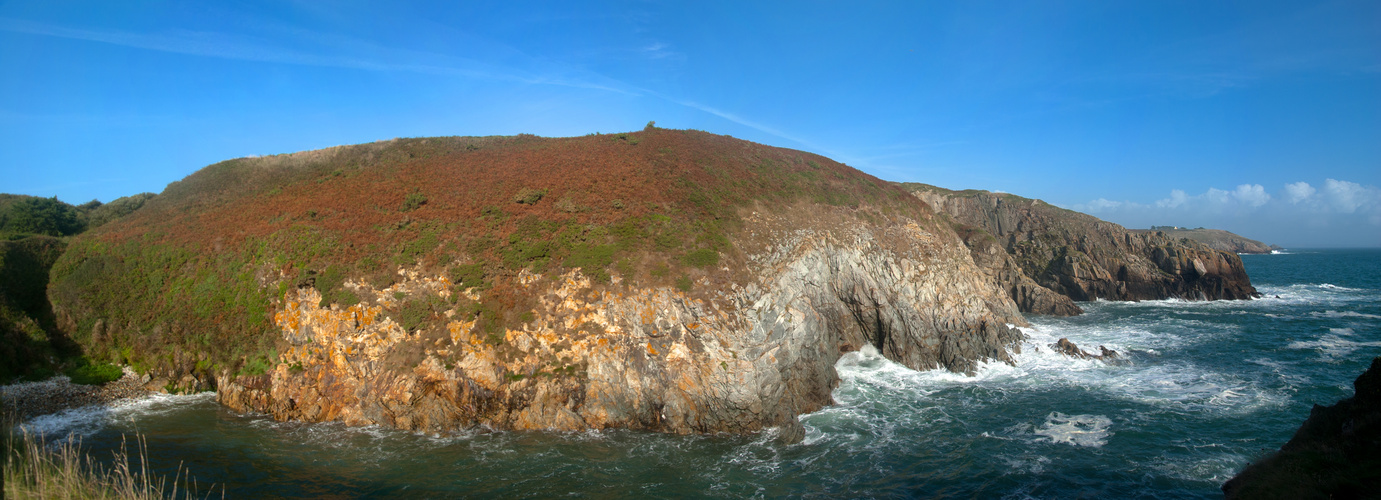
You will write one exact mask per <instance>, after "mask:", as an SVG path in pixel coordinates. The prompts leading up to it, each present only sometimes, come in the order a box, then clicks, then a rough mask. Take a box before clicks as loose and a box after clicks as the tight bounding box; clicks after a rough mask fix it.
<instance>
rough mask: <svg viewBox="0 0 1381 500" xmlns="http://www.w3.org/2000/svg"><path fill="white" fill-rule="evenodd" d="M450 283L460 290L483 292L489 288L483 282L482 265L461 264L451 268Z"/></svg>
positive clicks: (486, 283)
mask: <svg viewBox="0 0 1381 500" xmlns="http://www.w3.org/2000/svg"><path fill="white" fill-rule="evenodd" d="M450 275H451V282H452V283H455V284H456V286H457V287H458V288H460V289H461V290H464V289H467V288H474V289H477V290H483V289H485V288H489V283H488V282H486V281H485V280H484V264H482V263H475V264H462V265H459V266H455V267H452V268H451V272H450Z"/></svg>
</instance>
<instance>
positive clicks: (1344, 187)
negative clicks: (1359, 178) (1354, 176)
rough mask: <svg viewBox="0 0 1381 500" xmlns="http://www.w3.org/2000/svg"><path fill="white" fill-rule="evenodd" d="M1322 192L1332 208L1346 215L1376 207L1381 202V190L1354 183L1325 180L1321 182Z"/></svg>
mask: <svg viewBox="0 0 1381 500" xmlns="http://www.w3.org/2000/svg"><path fill="white" fill-rule="evenodd" d="M1323 192H1324V196H1326V197H1328V200H1329V202H1330V203H1332V204H1333V207H1334V208H1337V209H1338V211H1339V212H1342V213H1346V214H1350V213H1353V212H1356V211H1357V210H1358V209H1359V208H1363V207H1367V206H1371V207H1376V206H1377V205H1378V202H1381V190H1378V189H1377V188H1376V187H1374V186H1362V185H1361V184H1358V183H1356V182H1347V181H1339V180H1334V179H1326V180H1324V181H1323Z"/></svg>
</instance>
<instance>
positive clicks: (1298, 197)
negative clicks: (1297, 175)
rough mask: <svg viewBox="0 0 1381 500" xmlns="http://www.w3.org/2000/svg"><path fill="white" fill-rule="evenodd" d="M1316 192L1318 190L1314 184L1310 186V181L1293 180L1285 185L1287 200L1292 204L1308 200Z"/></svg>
mask: <svg viewBox="0 0 1381 500" xmlns="http://www.w3.org/2000/svg"><path fill="white" fill-rule="evenodd" d="M1316 192H1318V191H1317V190H1316V189H1314V186H1310V185H1309V183H1308V182H1304V181H1299V182H1292V183H1289V184H1286V185H1285V200H1286V201H1288V202H1290V204H1291V205H1298V204H1299V203H1300V202H1301V201H1305V200H1308V199H1309V198H1310V197H1312V196H1314V193H1316Z"/></svg>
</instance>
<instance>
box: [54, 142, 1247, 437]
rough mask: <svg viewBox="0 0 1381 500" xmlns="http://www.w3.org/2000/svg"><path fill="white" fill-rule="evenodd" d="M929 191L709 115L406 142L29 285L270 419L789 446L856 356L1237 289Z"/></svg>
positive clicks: (1109, 233) (151, 369)
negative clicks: (1104, 307) (709, 125)
mask: <svg viewBox="0 0 1381 500" xmlns="http://www.w3.org/2000/svg"><path fill="white" fill-rule="evenodd" d="M928 192H931V191H926V190H917V189H914V186H910V187H903V186H900V185H897V184H893V183H888V182H884V181H881V180H878V179H876V178H873V177H872V176H869V175H867V174H864V173H862V172H859V171H857V170H855V169H852V168H849V167H847V166H845V165H841V164H839V163H836V162H834V161H831V160H829V159H828V158H824V157H820V156H817V155H813V154H809V153H803V152H800V151H794V150H788V149H781V148H772V147H767V146H762V145H758V144H753V143H749V142H746V141H740V140H736V139H733V138H729V137H725V136H716V135H713V134H708V133H704V132H698V131H677V130H663V129H656V128H651V127H649V128H648V129H647V130H644V131H642V132H635V133H626V134H614V135H591V136H586V137H578V138H562V139H546V138H538V137H535V136H516V137H446V138H427V139H397V140H393V141H381V142H378V143H372V144H363V145H356V146H342V147H337V148H330V149H326V150H318V151H308V152H302V153H294V154H285V155H276V156H269V157H256V158H240V159H235V160H230V161H226V162H221V163H218V164H215V165H211V166H208V167H206V168H204V169H202V170H200V171H198V172H196V173H194V174H193V175H191V176H189V177H187V178H186V179H184V180H182V181H179V182H175V183H173V184H171V185H169V186H168V188H167V189H166V190H165V191H164V192H163V193H161V194H159V195H158V196H156V197H152V198H149V199H148V200H147V202H146V203H144V204H143V206H142V208H140V209H139V210H137V211H135V212H133V213H131V214H129V215H127V216H125V217H123V218H121V219H119V220H116V221H113V222H110V223H108V224H105V225H102V226H100V227H98V228H95V229H93V230H90V231H88V232H86V233H83V234H81V235H79V236H76V237H74V238H72V239H71V240H70V242H69V243H68V245H67V250H66V252H65V253H63V254H62V255H61V257H60V258H58V259H57V261H56V262H55V263H53V264H52V271H51V274H50V276H51V283H50V284H48V286H47V296H48V298H49V301H50V302H51V314H52V318H53V321H54V324H55V325H56V327H57V328H58V329H59V330H60V331H61V332H62V333H63V336H64V338H68V339H70V341H71V342H73V343H74V344H75V345H77V346H79V347H80V349H81V351H82V352H83V353H85V355H87V356H89V357H91V358H92V359H93V360H99V361H108V362H111V363H117V364H122V365H127V366H131V367H133V368H134V370H135V371H137V372H138V373H139V374H140V375H141V376H142V377H144V378H145V379H146V380H143V383H144V385H145V386H147V387H159V388H163V389H164V390H168V391H172V392H177V391H191V390H204V389H214V390H216V391H217V393H218V396H217V397H218V399H219V401H220V402H221V403H223V404H225V405H226V406H228V407H231V408H234V409H237V410H242V411H258V412H264V413H267V414H269V415H272V416H273V417H274V418H277V419H280V420H298V421H307V422H325V421H342V422H345V423H347V424H350V425H368V424H378V425H386V426H391V427H397V428H401V429H408V430H416V431H424V432H430V433H444V432H448V431H454V430H459V429H464V428H469V427H474V426H486V427H489V428H494V429H553V430H578V429H604V428H630V429H647V430H655V431H664V432H677V433H694V432H753V431H758V430H762V429H766V428H770V427H778V428H780V429H782V432H781V433H780V436H781V437H782V438H783V439H786V440H796V439H799V438H800V437H801V435H802V432H803V431H802V428H801V426H800V424H799V422H798V421H797V415H799V414H801V413H805V412H810V411H813V410H816V409H819V408H821V407H822V406H825V405H828V404H831V396H830V394H831V391H832V390H833V389H834V387H835V385H836V384H837V383H838V380H839V378H838V375H837V374H836V373H835V368H834V364H835V362H836V361H837V360H838V359H839V357H840V355H841V354H842V353H844V352H848V351H851V350H856V349H859V348H861V347H863V346H865V345H871V346H874V347H875V348H877V349H878V351H879V352H881V353H882V354H883V355H884V356H886V357H887V358H889V359H892V360H894V361H896V362H899V363H901V364H903V365H905V366H908V367H911V368H913V369H918V370H926V369H946V370H950V371H954V372H959V373H972V372H973V371H974V370H975V369H976V368H977V366H978V364H979V363H981V362H1011V359H1012V358H1011V355H1012V354H1013V353H1015V352H1019V351H1018V349H1019V348H1020V343H1021V341H1022V340H1023V336H1022V334H1021V333H1020V331H1018V330H1016V329H1015V328H1013V327H1012V326H1013V325H1023V324H1025V322H1024V320H1023V318H1022V316H1021V312H1022V311H1029V312H1038V313H1045V314H1077V313H1078V312H1079V309H1078V307H1077V306H1076V305H1075V304H1074V301H1075V300H1092V299H1094V298H1106V299H1110V300H1136V299H1150V298H1168V297H1184V298H1190V299H1231V298H1245V297H1248V296H1250V295H1251V294H1252V293H1254V290H1253V289H1251V285H1250V283H1249V282H1247V279H1246V275H1245V273H1244V272H1242V268H1241V262H1240V260H1238V259H1237V258H1236V255H1232V254H1226V253H1223V252H1215V251H1213V250H1211V249H1207V248H1206V247H1203V246H1202V245H1198V244H1188V243H1183V242H1175V241H1171V240H1169V239H1168V238H1165V237H1153V236H1138V235H1134V234H1132V233H1129V232H1127V231H1125V230H1123V229H1121V228H1120V227H1119V226H1116V225H1113V224H1108V223H1105V222H1102V221H1098V220H1097V219H1093V218H1091V217H1087V216H1081V217H1083V218H1078V217H1075V216H1078V215H1079V214H1073V215H1070V214H1072V213H1069V214H1066V213H1064V211H1059V212H1051V211H1048V210H1047V208H1046V206H1044V204H1042V203H1040V202H1038V201H1034V200H1024V199H1019V198H1007V197H1005V196H999V197H985V196H949V195H946V196H940V197H937V196H935V195H928V194H926V193H928ZM923 200H924V201H923ZM932 207H935V209H936V210H932ZM1051 209H1053V207H1051ZM1053 210H1058V209H1053ZM1067 354H1070V355H1082V356H1095V355H1092V354H1089V353H1085V352H1082V351H1080V350H1078V349H1077V348H1075V349H1073V350H1071V351H1069V352H1068V353H1067ZM1095 357H1105V358H1111V356H1109V355H1108V353H1103V354H1099V355H1096V356H1095Z"/></svg>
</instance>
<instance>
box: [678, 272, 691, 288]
mask: <svg viewBox="0 0 1381 500" xmlns="http://www.w3.org/2000/svg"><path fill="white" fill-rule="evenodd" d="M693 283H694V282H692V281H691V279H690V276H686V275H684V274H682V275H681V276H680V277H677V278H676V289H677V290H680V291H683V292H689V291H691V285H692V284H693Z"/></svg>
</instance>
